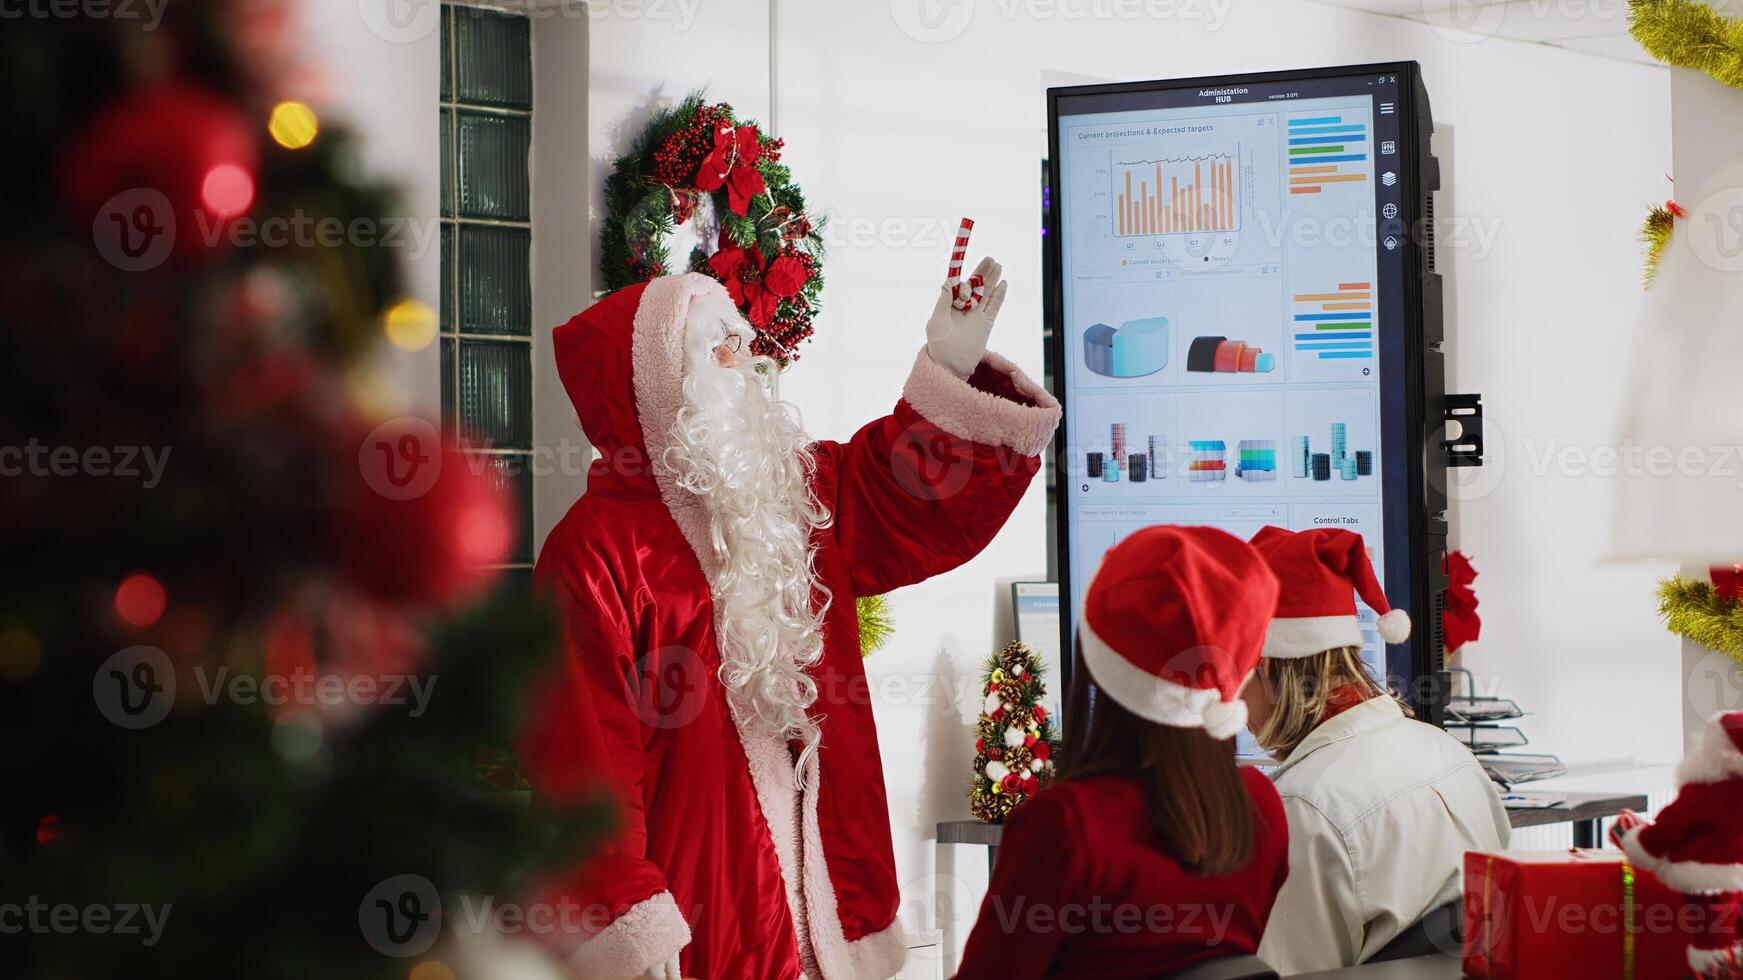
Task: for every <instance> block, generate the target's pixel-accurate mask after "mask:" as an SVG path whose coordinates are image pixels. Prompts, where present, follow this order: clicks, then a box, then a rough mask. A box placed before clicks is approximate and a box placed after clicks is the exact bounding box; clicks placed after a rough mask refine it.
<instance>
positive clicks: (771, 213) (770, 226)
mask: <svg viewBox="0 0 1743 980" xmlns="http://www.w3.org/2000/svg"><path fill="white" fill-rule="evenodd" d="M781 147H782V141H781V140H778V139H772V138H770V137H769V136H767V135H765V134H764V133H763V131H762V130H761V129H760V128H759V127H758V126H757V125H756V124H755V123H754V122H746V121H744V120H741V119H739V118H738V116H737V115H736V114H735V113H734V112H733V111H732V107H731V106H730V105H727V104H726V103H724V102H717V103H709V102H706V101H705V100H704V99H703V98H702V96H701V95H699V94H698V95H691V96H690V97H689V98H687V99H685V100H684V101H683V102H681V103H679V104H678V105H676V106H673V107H670V108H667V109H662V110H660V111H658V112H656V113H655V114H654V117H653V118H652V119H651V120H650V121H649V122H648V124H647V126H646V127H645V128H643V130H642V131H641V133H640V134H639V135H638V136H637V138H636V140H635V142H634V144H633V145H632V146H631V148H630V151H629V152H628V153H626V154H624V155H623V156H622V157H620V158H619V159H618V161H617V164H616V166H615V167H614V168H613V170H612V173H611V176H610V177H608V178H607V179H606V181H605V225H604V229H603V230H602V231H601V243H600V244H601V248H600V259H601V264H602V268H601V272H602V274H603V278H604V282H605V287H606V288H607V289H618V288H621V287H623V286H628V285H632V284H634V283H638V282H645V281H647V280H649V279H653V278H655V277H657V276H661V275H665V274H666V273H668V272H673V271H691V272H701V273H703V274H705V275H709V276H712V277H714V278H715V279H718V280H720V282H721V283H722V284H723V285H724V286H725V287H726V291H727V293H728V294H729V295H731V296H732V299H733V302H735V303H737V304H738V308H739V311H740V312H742V313H743V314H744V316H745V319H746V320H748V321H750V324H751V326H752V327H753V328H755V330H756V337H755V338H754V339H753V340H752V341H751V353H752V354H755V355H758V356H762V357H769V358H772V359H774V361H775V362H776V363H778V364H779V365H780V366H781V367H786V366H787V365H788V364H790V363H792V362H793V361H796V360H798V358H799V354H798V347H799V344H800V343H802V342H803V341H804V340H805V339H806V338H808V337H810V336H811V334H812V331H813V327H812V324H813V323H814V321H815V320H816V317H817V297H818V294H819V293H821V292H822V290H823V237H822V235H821V234H820V230H821V223H820V222H817V221H814V220H812V218H811V217H810V216H808V215H807V214H806V211H805V196H804V194H803V193H802V192H801V191H800V190H799V185H797V184H795V183H793V179H792V174H791V172H790V171H789V170H788V169H787V165H786V164H784V163H782V162H781ZM704 218H711V220H712V221H714V222H717V223H718V225H719V234H718V238H717V248H716V249H715V251H714V252H713V254H711V255H710V254H705V252H704V250H703V249H702V248H695V249H692V250H691V254H689V255H687V256H680V257H678V260H677V263H676V265H674V264H673V263H672V261H671V256H669V255H668V251H669V248H670V238H671V235H672V233H673V231H674V230H675V229H676V228H677V227H678V226H679V225H682V224H684V223H685V222H687V221H692V220H703V219H704Z"/></svg>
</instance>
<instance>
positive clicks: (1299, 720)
mask: <svg viewBox="0 0 1743 980" xmlns="http://www.w3.org/2000/svg"><path fill="white" fill-rule="evenodd" d="M1253 683H1255V684H1264V685H1265V687H1266V690H1267V691H1268V692H1269V693H1270V695H1271V701H1272V707H1271V717H1270V718H1267V719H1266V720H1265V724H1264V725H1263V726H1261V727H1260V728H1259V730H1258V731H1256V732H1254V733H1253V735H1254V737H1255V738H1257V739H1258V740H1259V745H1260V747H1262V748H1263V749H1265V751H1267V752H1270V753H1271V754H1272V755H1274V756H1276V758H1277V759H1278V760H1279V761H1281V760H1284V759H1287V758H1289V756H1290V754H1291V753H1293V752H1294V751H1295V750H1296V749H1297V748H1299V747H1300V745H1301V743H1302V742H1304V741H1306V740H1307V736H1309V735H1311V734H1313V730H1314V729H1315V728H1318V727H1319V726H1320V725H1321V724H1322V723H1323V722H1324V721H1325V719H1326V715H1327V714H1328V713H1329V712H1330V710H1331V699H1332V696H1333V695H1335V694H1337V692H1338V691H1340V690H1342V689H1344V688H1346V687H1353V688H1355V689H1356V691H1357V693H1358V694H1359V695H1360V699H1361V700H1363V701H1368V700H1371V699H1373V698H1377V697H1392V698H1393V699H1394V700H1398V704H1399V706H1400V707H1402V708H1403V709H1404V715H1405V717H1407V718H1408V717H1411V716H1413V714H1414V712H1412V711H1411V710H1410V706H1409V705H1408V704H1405V703H1404V702H1403V701H1402V700H1399V699H1397V698H1396V696H1395V695H1393V694H1392V693H1391V692H1389V691H1388V690H1386V688H1384V687H1382V686H1380V683H1379V682H1378V681H1376V680H1375V679H1374V676H1373V675H1372V674H1371V673H1369V672H1368V665H1367V664H1365V663H1363V662H1362V648H1361V647H1337V648H1335V649H1332V650H1327V651H1325V652H1324V653H1316V654H1314V655H1313V656H1311V657H1300V658H1296V659H1283V660H1279V659H1275V658H1271V657H1267V658H1266V659H1265V660H1264V661H1263V662H1262V663H1261V664H1260V666H1259V672H1258V675H1257V676H1256V677H1254V678H1253Z"/></svg>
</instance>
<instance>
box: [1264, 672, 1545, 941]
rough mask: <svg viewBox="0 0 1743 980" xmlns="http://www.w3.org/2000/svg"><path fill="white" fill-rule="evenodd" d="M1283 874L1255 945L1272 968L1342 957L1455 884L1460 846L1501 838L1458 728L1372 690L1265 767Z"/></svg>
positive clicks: (1381, 936) (1482, 779) (1455, 891)
mask: <svg viewBox="0 0 1743 980" xmlns="http://www.w3.org/2000/svg"><path fill="white" fill-rule="evenodd" d="M1272 778H1274V779H1275V780H1276V782H1277V790H1278V792H1279V793H1280V794H1281V795H1282V797H1283V806H1284V809H1285V811H1286V812H1287V813H1288V814H1289V880H1288V881H1287V882H1285V883H1284V885H1283V891H1282V893H1281V894H1279V895H1278V896H1277V904H1276V906H1275V908H1274V909H1273V910H1272V912H1271V922H1270V925H1269V926H1268V927H1267V929H1266V931H1265V939H1264V942H1263V943H1262V944H1261V945H1260V946H1259V956H1260V957H1261V958H1263V959H1264V960H1265V961H1266V962H1267V963H1269V964H1270V965H1271V966H1272V967H1274V968H1275V969H1276V970H1277V971H1278V972H1279V973H1282V974H1285V975H1287V974H1291V973H1305V972H1309V971H1313V970H1326V969H1333V968H1336V967H1343V966H1353V965H1355V964H1357V963H1361V962H1364V961H1365V960H1367V959H1368V958H1369V957H1371V956H1373V955H1374V954H1375V953H1378V952H1379V951H1380V950H1381V949H1383V948H1385V946H1386V944H1387V943H1389V942H1391V941H1392V940H1393V939H1395V938H1397V936H1398V934H1399V933H1401V932H1403V931H1404V930H1405V929H1408V928H1410V927H1411V926H1412V925H1414V924H1415V923H1416V921H1417V920H1418V919H1420V918H1421V917H1422V916H1423V915H1424V914H1425V913H1427V912H1428V911H1430V910H1432V909H1434V908H1436V907H1437V906H1440V905H1444V904H1446V903H1447V902H1451V901H1454V900H1455V899H1457V898H1458V897H1459V895H1460V894H1461V891H1460V881H1461V878H1462V876H1463V869H1464V856H1465V852H1466V851H1470V850H1496V849H1499V848H1503V847H1506V846H1507V841H1508V838H1509V837H1510V835H1511V833H1512V831H1511V828H1510V826H1509V824H1508V822H1507V810H1506V808H1504V807H1503V806H1502V805H1501V797H1500V794H1499V793H1498V792H1497V791H1496V789H1495V785H1494V783H1492V782H1491V781H1490V780H1489V777H1488V776H1486V775H1484V773H1483V769H1482V767H1481V766H1480V765H1478V763H1477V760H1476V758H1475V757H1474V756H1472V755H1471V753H1470V750H1468V749H1467V748H1465V746H1464V745H1463V744H1461V743H1460V742H1459V741H1458V740H1457V739H1455V738H1453V737H1452V736H1450V735H1448V734H1447V733H1445V732H1443V731H1441V730H1440V729H1438V728H1435V727H1434V726H1432V725H1425V724H1423V723H1421V722H1418V721H1414V720H1411V719H1409V718H1406V717H1404V713H1403V712H1402V711H1401V710H1400V709H1399V707H1398V704H1397V702H1395V701H1393V700H1392V699H1391V698H1375V699H1373V700H1371V701H1368V702H1366V703H1365V704H1362V705H1359V706H1357V707H1355V708H1352V709H1350V710H1349V711H1346V712H1344V713H1343V714H1341V715H1338V716H1337V717H1335V718H1332V719H1331V720H1329V721H1327V722H1326V723H1324V724H1323V725H1320V726H1319V727H1318V728H1317V729H1315V730H1314V732H1313V734H1311V735H1309V736H1308V737H1307V739H1306V740H1305V741H1303V742H1302V743H1301V745H1300V746H1299V747H1297V748H1296V750H1295V751H1294V753H1292V754H1291V755H1290V756H1289V759H1288V761H1286V762H1284V763H1283V764H1282V766H1280V767H1279V768H1278V769H1277V771H1276V772H1275V773H1274V774H1273V777H1272Z"/></svg>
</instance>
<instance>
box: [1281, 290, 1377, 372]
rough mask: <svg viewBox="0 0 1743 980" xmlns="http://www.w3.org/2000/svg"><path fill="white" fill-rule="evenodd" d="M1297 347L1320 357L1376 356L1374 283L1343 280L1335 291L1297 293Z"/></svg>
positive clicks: (1328, 358)
mask: <svg viewBox="0 0 1743 980" xmlns="http://www.w3.org/2000/svg"><path fill="white" fill-rule="evenodd" d="M1291 298H1292V299H1293V300H1294V303H1295V329H1296V330H1297V331H1301V332H1299V333H1296V334H1295V350H1296V351H1297V352H1298V353H1307V354H1310V355H1312V356H1315V357H1318V358H1319V359H1320V360H1325V361H1329V360H1343V359H1349V358H1361V357H1368V358H1371V357H1373V356H1374V290H1373V283H1367V282H1340V283H1338V286H1337V288H1336V289H1334V290H1328V291H1326V292H1319V293H1296V294H1295V295H1294V296H1293V297H1291Z"/></svg>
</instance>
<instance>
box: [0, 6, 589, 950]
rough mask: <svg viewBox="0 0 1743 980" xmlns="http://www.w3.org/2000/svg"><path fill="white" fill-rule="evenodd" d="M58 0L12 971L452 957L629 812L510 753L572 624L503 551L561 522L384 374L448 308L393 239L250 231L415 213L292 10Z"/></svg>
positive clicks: (9, 105)
mask: <svg viewBox="0 0 1743 980" xmlns="http://www.w3.org/2000/svg"><path fill="white" fill-rule="evenodd" d="M33 9H37V10H38V14H37V15H35V16H24V17H19V18H11V19H9V20H8V23H7V26H6V28H5V30H4V31H3V32H0V76H3V77H4V80H5V86H4V94H0V104H3V105H4V118H5V119H6V121H7V130H8V132H7V136H8V139H7V144H8V146H7V150H6V152H5V153H4V154H0V174H3V175H4V176H5V178H6V179H5V181H4V186H5V187H6V188H7V190H8V192H9V193H10V195H11V199H12V202H13V203H12V205H11V206H10V207H9V208H8V212H7V215H6V221H5V222H4V224H0V317H3V318H4V320H5V325H4V326H5V328H4V330H0V364H4V365H5V370H6V372H7V380H6V383H5V384H4V385H0V469H3V471H4V476H3V477H0V513H3V514H4V515H5V518H4V521H3V523H0V541H3V542H4V545H3V547H4V554H5V555H6V556H7V558H8V561H7V563H6V565H7V568H6V572H5V573H4V581H5V587H4V589H0V746H4V748H3V750H0V908H5V909H6V910H7V911H8V912H9V913H12V916H11V918H9V920H8V924H12V923H14V922H20V923H22V924H23V928H22V930H21V931H18V930H10V929H9V930H5V932H6V933H7V934H5V935H0V964H4V968H0V974H4V975H5V976H8V977H80V978H90V977H108V976H130V977H137V976H176V977H200V976H223V977H235V976H250V977H287V978H297V980H306V978H312V977H321V978H349V977H405V976H407V975H408V971H410V973H411V975H413V976H423V977H434V978H440V977H444V976H452V975H453V973H454V971H453V970H452V969H451V968H450V967H449V966H447V965H446V964H444V963H443V962H441V961H440V957H441V956H442V955H444V953H443V951H444V949H446V948H447V947H443V946H434V947H433V948H432V947H431V946H430V942H433V941H435V938H436V934H437V933H441V932H443V931H444V930H446V931H447V933H449V934H450V935H451V934H452V932H453V931H454V929H455V927H456V926H457V925H459V924H461V923H462V916H461V915H460V913H459V910H457V909H456V908H454V907H453V906H452V905H449V906H448V914H447V915H445V916H444V915H442V914H440V912H439V910H437V909H436V908H434V907H432V906H434V905H435V904H437V903H443V904H446V903H448V902H449V901H450V900H451V897H452V896H458V895H462V894H470V895H492V896H500V897H501V899H502V900H508V899H509V897H510V896H513V895H515V894H517V893H518V889H519V888H520V887H521V886H522V885H523V884H525V881H524V879H525V876H526V875H527V874H528V873H530V872H531V871H532V870H533V869H537V868H542V867H548V866H551V865H557V864H567V863H568V862H570V861H571V860H573V859H574V858H576V857H577V856H578V855H579V854H580V852H581V849H583V848H584V847H585V846H587V844H588V842H589V841H592V840H594V839H596V837H597V834H598V833H599V832H600V830H601V829H602V827H601V825H602V823H603V814H602V811H600V810H598V809H593V808H590V809H586V810H585V811H584V812H570V813H547V812H542V811H541V812H529V811H528V809H527V808H526V807H525V806H524V805H516V802H515V801H513V799H512V798H505V797H503V796H502V795H501V794H496V793H492V792H491V788H490V786H489V785H487V784H486V782H485V780H483V779H481V778H480V774H479V772H478V770H477V768H476V767H475V760H476V759H477V758H478V754H479V753H480V751H481V750H485V749H486V748H487V747H489V746H500V745H506V744H509V742H510V741H511V740H512V736H513V729H514V726H515V724H516V723H517V721H518V719H519V717H520V711H521V691H522V688H523V687H524V685H525V684H526V683H527V681H528V679H529V677H531V676H532V675H533V674H534V673H535V672H536V671H538V670H539V669H540V668H541V667H542V666H543V665H544V664H545V663H546V662H547V658H548V656H549V655H550V654H551V653H552V652H553V651H554V649H555V639H556V638H555V630H554V624H553V622H552V619H551V616H550V614H549V612H548V610H546V609H544V608H543V607H542V605H541V604H540V603H538V602H537V601H535V600H534V599H533V598H532V597H531V596H530V595H528V593H527V588H526V584H525V582H524V581H516V582H507V581H497V580H496V579H497V578H498V577H499V576H498V575H497V574H496V573H494V572H492V571H491V568H490V566H491V565H492V564H493V563H498V562H501V561H502V560H503V556H504V554H505V553H506V550H507V548H508V545H509V542H510V540H511V538H512V531H513V527H514V522H516V521H518V520H522V519H525V515H518V514H515V513H513V512H512V508H511V507H510V505H509V504H508V502H507V501H506V498H504V497H503V496H502V495H500V494H499V493H497V492H496V490H495V489H494V484H493V483H492V482H491V481H490V480H489V479H487V478H486V477H485V476H484V475H483V474H481V473H479V472H477V471H475V470H473V469H472V468H471V467H470V466H469V465H468V464H467V463H466V462H465V460H464V458H463V457H462V456H460V455H459V454H458V453H456V452H454V451H453V450H452V449H445V448H444V447H442V446H441V445H440V443H439V441H438V440H437V439H436V437H435V429H434V427H433V426H432V425H430V424H429V423H427V422H421V421H418V420H414V419H401V420H399V421H398V422H392V423H386V424H385V425H382V426H381V427H378V422H379V420H378V419H375V418H371V417H370V416H369V413H368V412H367V411H366V410H365V408H364V407H363V405H364V402H366V401H367V400H368V399H367V398H364V397H363V396H362V395H361V394H360V393H361V392H364V391H366V390H367V388H368V385H367V374H366V369H365V368H364V364H365V357H366V355H368V353H369V352H370V350H371V349H372V348H374V347H376V346H377V345H378V344H379V342H380V338H381V337H382V335H383V332H384V329H385V330H386V332H387V333H388V334H389V335H393V334H395V332H398V334H399V337H398V338H397V339H399V340H401V341H403V340H404V339H405V337H406V336H408V335H409V336H411V337H413V338H414V340H413V343H415V342H416V341H415V338H416V337H417V336H418V335H420V334H427V333H431V332H433V329H434V328H433V323H432V322H431V321H432V314H431V313H430V311H429V310H428V308H427V307H424V306H423V305H422V304H419V303H417V302H415V301H412V300H409V299H406V298H405V297H404V296H403V295H402V291H401V290H402V284H401V282H400V274H399V270H398V268H397V265H396V260H395V257H394V254H393V249H392V248H391V247H389V246H388V245H386V244H384V243H382V242H381V241H380V239H379V236H377V238H375V239H374V243H373V244H371V245H367V246H365V245H363V244H359V243H360V242H362V241H363V240H364V236H355V237H356V241H355V242H341V243H337V244H336V243H334V242H332V241H331V240H329V239H325V238H321V239H317V240H315V241H311V242H301V241H298V240H296V238H295V236H292V237H291V238H290V240H283V241H279V242H278V243H277V244H268V243H267V241H266V238H265V236H260V237H259V238H257V239H256V238H249V237H246V236H244V235H242V234H239V233H238V232H240V231H243V230H246V229H247V228H249V227H250V225H249V224H248V223H250V222H253V223H255V224H254V225H253V226H252V227H254V228H256V229H258V228H263V227H265V221H266V220H267V219H273V218H277V219H283V220H287V221H296V220H302V221H305V222H311V223H312V222H320V221H330V222H333V223H329V224H327V225H325V227H332V228H346V229H349V228H357V227H360V226H359V225H356V224H353V222H366V223H373V224H372V225H367V226H366V227H375V228H377V229H379V228H380V226H381V223H382V222H383V221H384V220H391V219H390V218H389V216H391V215H394V214H396V213H398V214H402V215H403V214H404V212H403V211H400V212H396V211H395V210H394V209H395V208H396V206H397V205H396V202H395V200H394V198H393V195H392V194H391V193H390V192H389V190H388V189H387V188H384V187H380V186H372V185H371V184H369V183H367V182H366V181H364V180H362V179H360V178H358V177H357V176H355V174H356V171H357V167H356V162H355V161H356V152H357V151H356V146H355V143H354V141H353V139H352V138H351V137H349V136H348V135H347V134H345V133H343V132H341V131H338V130H336V129H335V128H333V127H331V126H328V125H326V124H325V122H324V121H321V120H317V119H316V118H315V115H314V113H313V112H312V111H311V110H309V109H308V108H307V107H306V106H304V105H302V104H300V103H297V102H293V101H289V99H291V98H294V96H295V94H296V93H294V92H287V91H284V90H283V89H282V86H283V84H284V82H283V81H282V80H283V79H285V78H288V77H291V76H290V68H289V66H288V65H287V64H286V63H285V60H284V59H283V58H282V57H281V56H280V55H279V54H278V52H276V51H275V50H274V45H273V42H274V39H276V38H280V37H289V36H292V34H291V32H289V31H287V30H285V24H284V18H285V8H284V6H283V5H281V4H279V3H275V2H273V0H236V2H226V0H200V2H194V3H188V4H174V5H169V6H167V7H163V8H162V9H161V13H162V20H161V22H152V21H148V20H145V19H142V18H129V17H122V16H103V17H97V16H67V17H62V16H58V15H56V16H50V15H49V14H48V13H44V12H43V11H46V10H47V8H33ZM57 9H59V8H57ZM154 12H156V10H155V9H154ZM74 13H75V14H76V13H78V12H77V11H75V12H74ZM432 70H433V69H432ZM434 124H435V111H434V107H433V106H432V108H431V125H432V126H433V125H434ZM310 226H311V227H313V226H314V225H312V224H311V225H310ZM345 237H346V238H351V237H353V236H348V235H347V236H345ZM424 342H425V343H427V340H426V341H424ZM402 346H404V344H403V343H402ZM507 784H508V785H512V784H513V778H512V775H510V777H509V778H508V779H507ZM408 876H409V877H408ZM405 881H412V882H414V883H415V884H416V885H417V886H418V887H413V888H409V889H408V888H405V887H402V886H403V884H404V882H405ZM420 889H422V890H425V891H431V892H433V894H430V895H423V894H421V892H420ZM408 896H410V897H409V898H408ZM377 908H379V909H381V910H385V911H392V912H395V913H404V914H406V915H407V916H408V917H409V918H408V919H407V920H406V923H402V924H401V925H402V926H403V927H404V931H402V930H401V929H400V928H398V927H395V926H394V924H393V923H385V924H384V925H377V924H372V923H374V922H375V921H376V920H374V919H372V918H371V917H372V916H373V915H375V910H376V909H377ZM65 910H72V911H71V912H67V911H65ZM429 923H434V926H433V927H431V926H430V925H429ZM384 930H385V931H384ZM425 940H429V942H426V941H425ZM420 957H421V958H422V959H420Z"/></svg>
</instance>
